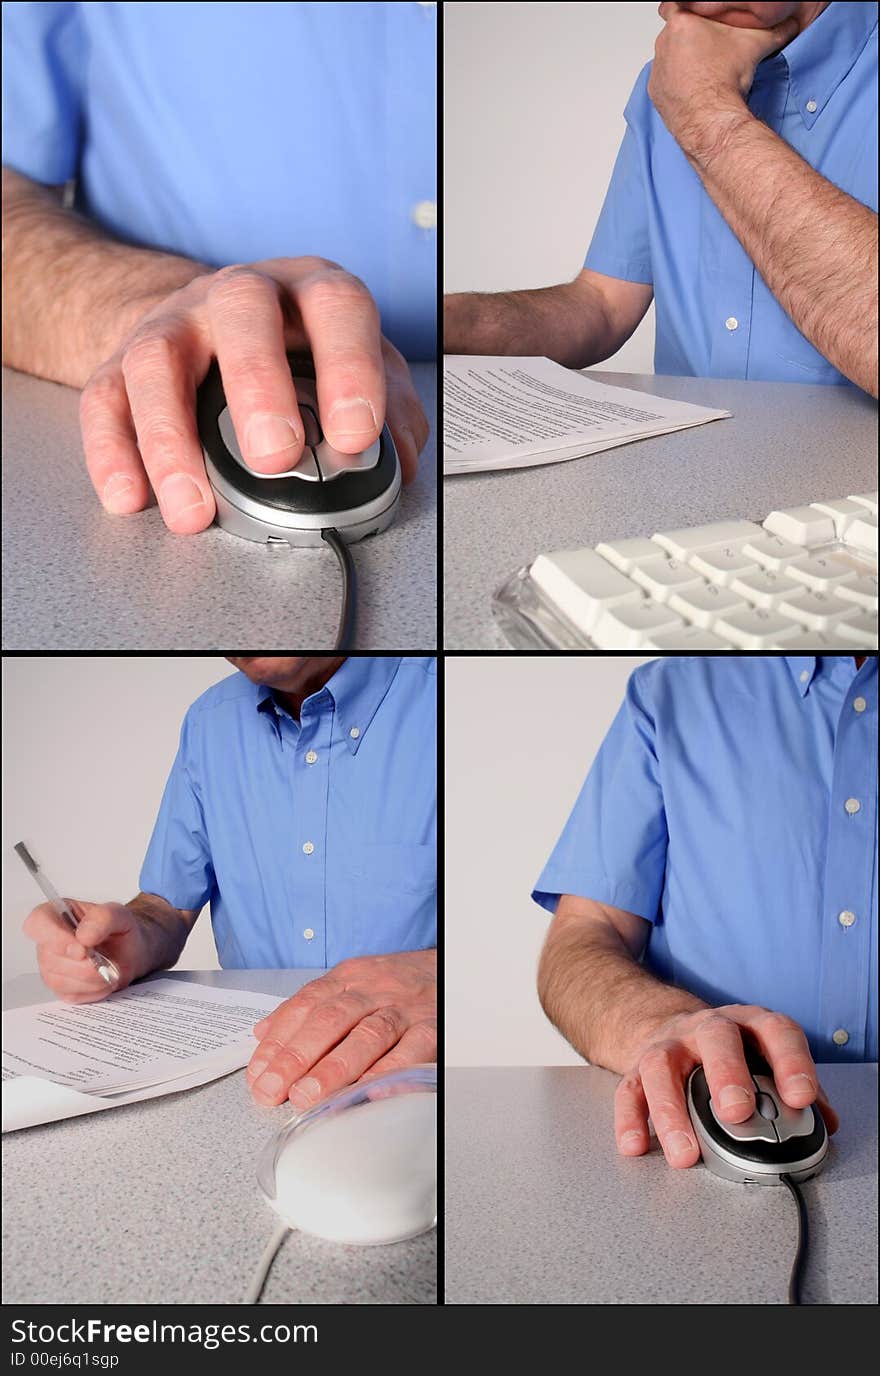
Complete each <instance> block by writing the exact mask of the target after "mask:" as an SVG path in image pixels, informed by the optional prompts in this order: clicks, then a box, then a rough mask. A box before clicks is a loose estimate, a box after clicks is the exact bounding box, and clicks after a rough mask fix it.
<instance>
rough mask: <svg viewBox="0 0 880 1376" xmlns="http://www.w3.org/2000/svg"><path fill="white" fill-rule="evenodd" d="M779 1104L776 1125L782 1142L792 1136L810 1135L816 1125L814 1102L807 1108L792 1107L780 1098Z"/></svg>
mask: <svg viewBox="0 0 880 1376" xmlns="http://www.w3.org/2000/svg"><path fill="white" fill-rule="evenodd" d="M778 1105H779V1116H778V1118H777V1119H776V1122H775V1124H774V1126H775V1128H776V1131H777V1132H778V1133H779V1140H780V1142H787V1141H788V1140H789V1138H791V1137H809V1136H810V1134H811V1133H812V1132H813V1130H814V1128H815V1126H816V1114H815V1113H814V1111H813V1106H812V1104H810V1105H809V1106H808V1107H807V1108H790V1107H789V1105H788V1104H785V1103H783V1102H782V1100H781V1099H780V1100H778Z"/></svg>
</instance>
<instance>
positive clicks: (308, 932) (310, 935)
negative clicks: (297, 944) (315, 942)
mask: <svg viewBox="0 0 880 1376" xmlns="http://www.w3.org/2000/svg"><path fill="white" fill-rule="evenodd" d="M314 935H315V933H314V932H313V931H312V929H311V927H306V929H305V931H304V932H303V936H304V937H305V939H306V941H311V940H312V938H313V937H314Z"/></svg>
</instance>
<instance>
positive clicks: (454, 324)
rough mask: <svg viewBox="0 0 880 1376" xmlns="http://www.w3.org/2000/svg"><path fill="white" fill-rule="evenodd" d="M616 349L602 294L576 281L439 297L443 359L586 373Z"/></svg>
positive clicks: (616, 343)
mask: <svg viewBox="0 0 880 1376" xmlns="http://www.w3.org/2000/svg"><path fill="white" fill-rule="evenodd" d="M618 345H619V341H618V340H616V339H615V338H614V335H613V331H612V329H611V326H610V323H609V321H608V319H607V314H606V311H605V307H604V303H603V301H602V297H601V295H600V294H599V292H598V291H596V290H595V289H591V288H589V287H588V286H586V285H585V284H583V283H581V282H569V283H562V284H560V285H559V286H554V287H539V288H537V289H536V290H534V291H504V292H459V293H455V294H453V295H451V296H447V297H445V298H444V302H443V350H444V353H447V354H497V355H505V356H510V355H514V356H518V357H522V358H535V357H543V358H552V359H554V360H555V362H557V363H562V364H564V365H565V366H566V367H568V368H587V367H589V366H590V365H591V364H593V363H601V362H602V360H603V359H605V358H609V357H610V356H611V354H613V353H614V351H615V349H616V348H617V347H618Z"/></svg>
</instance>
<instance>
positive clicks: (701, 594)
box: [669, 583, 748, 631]
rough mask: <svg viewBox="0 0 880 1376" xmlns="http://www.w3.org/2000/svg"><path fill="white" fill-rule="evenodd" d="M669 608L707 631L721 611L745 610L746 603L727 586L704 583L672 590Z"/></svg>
mask: <svg viewBox="0 0 880 1376" xmlns="http://www.w3.org/2000/svg"><path fill="white" fill-rule="evenodd" d="M669 606H670V609H671V610H672V611H674V612H678V614H679V616H683V617H684V619H685V621H692V622H693V623H694V625H696V626H700V627H702V629H703V630H706V631H708V630H709V629H710V628H711V626H712V624H713V622H714V621H715V619H716V617H718V616H719V615H720V614H721V612H729V611H733V610H734V608H736V609H737V610H740V609H742V610H745V609H746V608H747V607H748V603H747V602H744V601H743V600H742V598H741V597H740V596H739V594H738V593H735V592H731V591H730V589H729V588H720V587H716V586H715V584H714V583H704V584H703V586H702V587H699V588H684V589H682V591H681V592H674V593H673V594H672V596H671V597H670V599H669Z"/></svg>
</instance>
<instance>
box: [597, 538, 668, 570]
mask: <svg viewBox="0 0 880 1376" xmlns="http://www.w3.org/2000/svg"><path fill="white" fill-rule="evenodd" d="M596 553H597V554H601V555H602V557H603V559H607V560H608V562H609V564H613V565H614V567H615V568H616V569H620V572H621V573H632V571H633V569H634V568H635V567H636V565H637V564H639V563H642V562H643V561H644V560H645V559H656V558H657V546H656V545H655V544H654V541H653V540H611V541H607V542H606V541H603V543H602V544H601V545H597V546H596Z"/></svg>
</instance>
